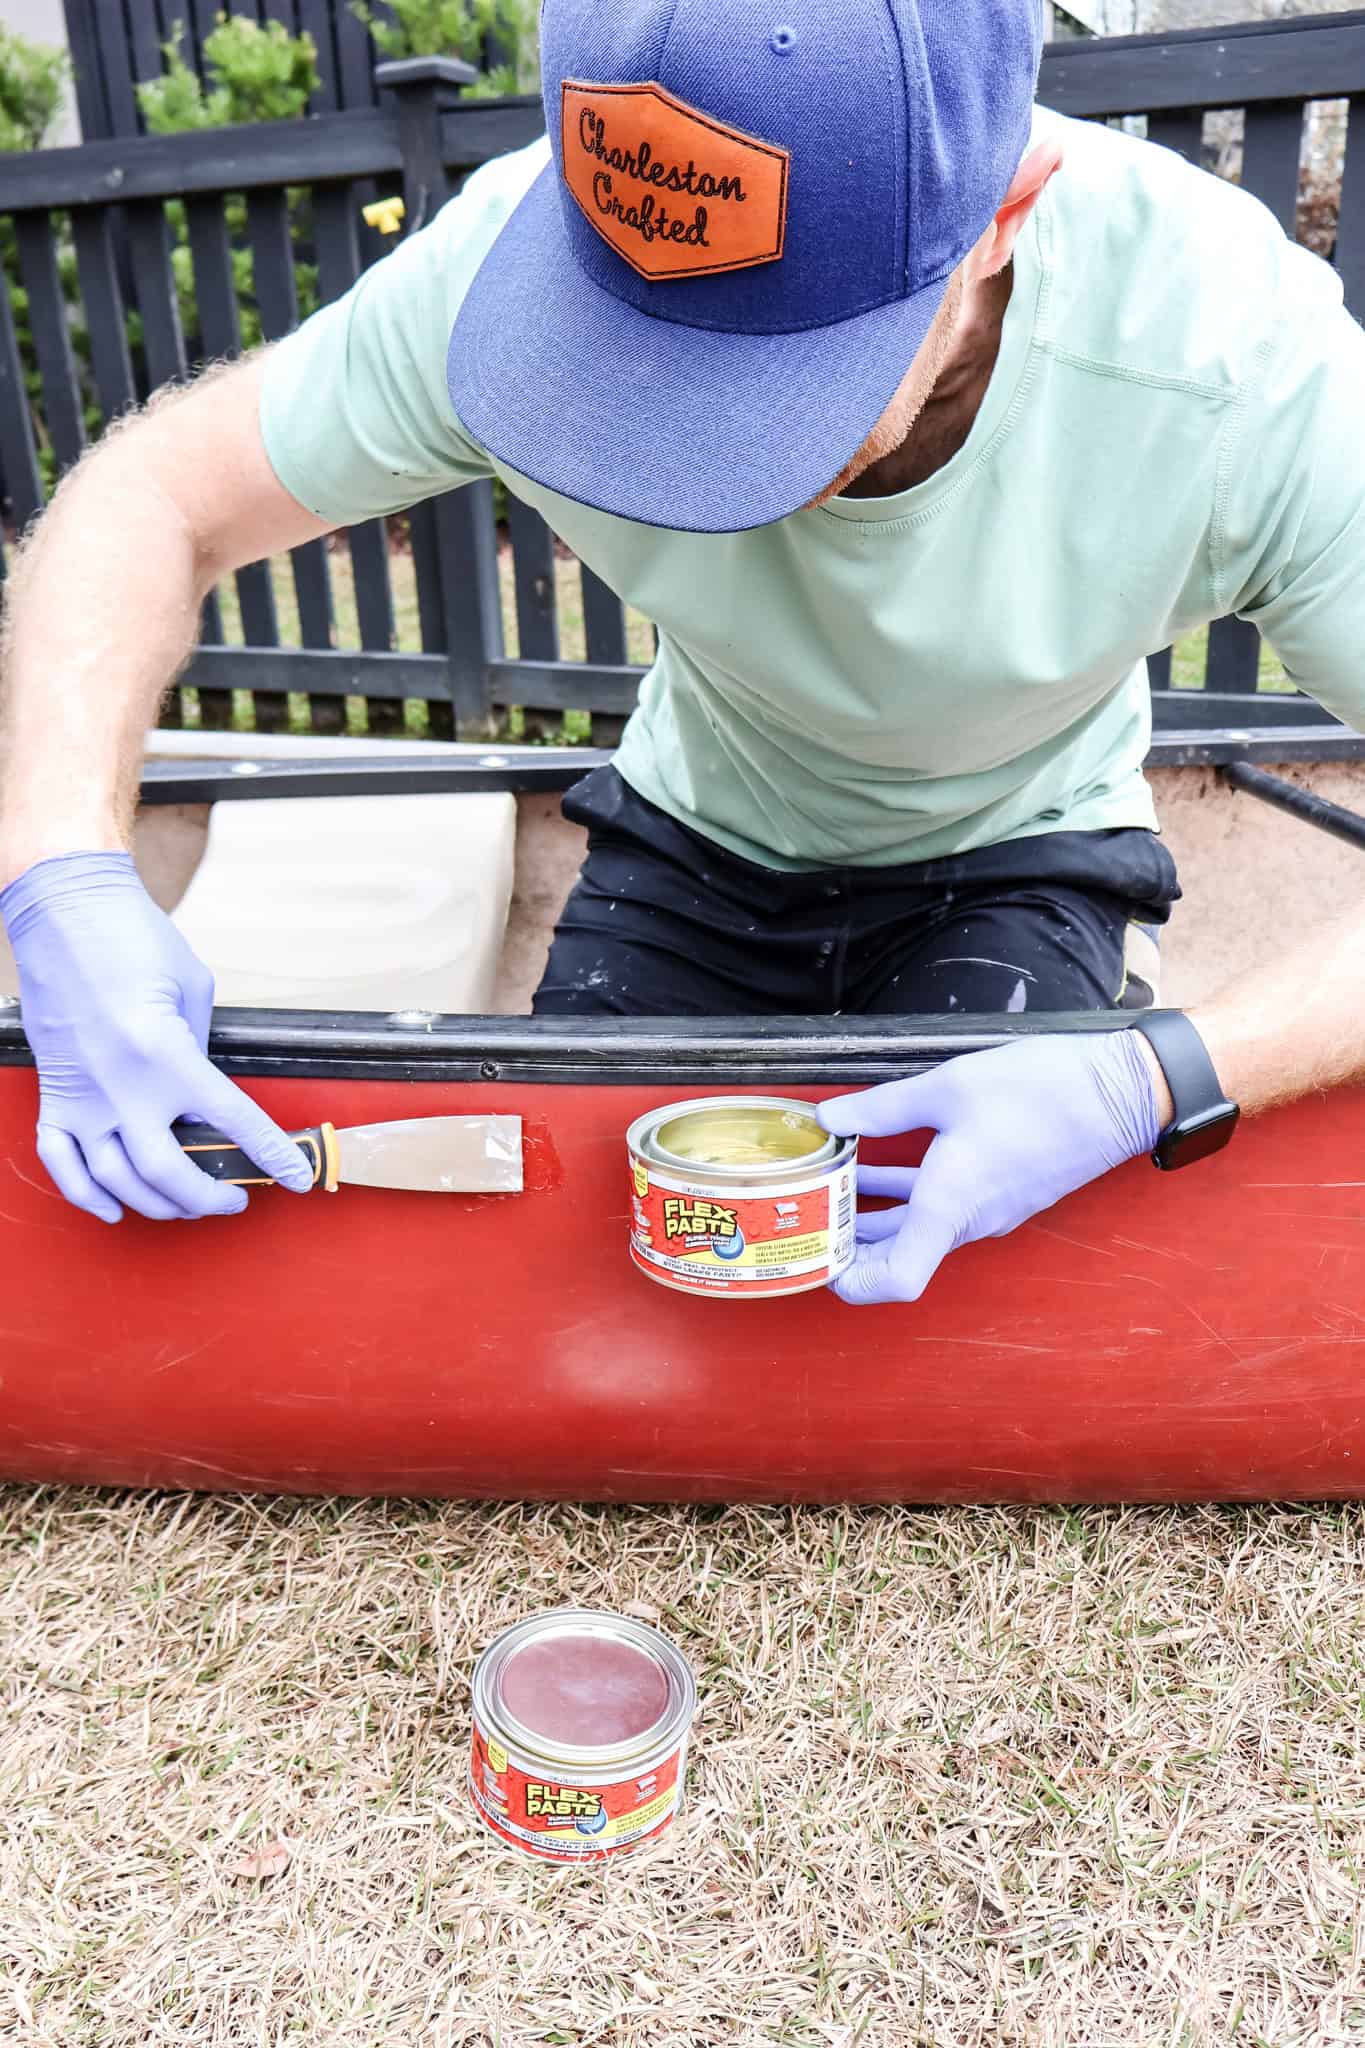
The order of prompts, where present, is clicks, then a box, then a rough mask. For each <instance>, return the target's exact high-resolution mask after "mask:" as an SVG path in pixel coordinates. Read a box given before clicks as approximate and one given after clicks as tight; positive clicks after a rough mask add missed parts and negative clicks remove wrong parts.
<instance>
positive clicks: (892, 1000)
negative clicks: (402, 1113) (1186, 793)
mask: <svg viewBox="0 0 1365 2048" xmlns="http://www.w3.org/2000/svg"><path fill="white" fill-rule="evenodd" d="M564 815H565V817H566V818H571V819H572V820H573V821H574V822H575V824H579V825H585V826H586V827H587V830H588V852H587V858H586V860H585V861H584V863H583V868H582V872H581V874H580V876H579V879H578V883H577V886H576V887H575V889H574V891H573V894H572V895H571V896H570V898H569V900H568V902H567V904H566V905H565V907H564V914H563V916H562V918H561V919H560V922H559V926H558V928H557V930H556V932H555V939H554V944H553V946H552V947H551V950H550V958H549V960H548V962H547V963H546V968H545V974H544V978H543V979H542V981H541V984H540V989H539V991H538V993H537V995H536V999H535V1005H534V1009H535V1014H536V1016H538V1017H551V1016H561V1017H562V1016H579V1017H582V1016H594V1015H595V1016H603V1015H606V1016H615V1017H629V1016H654V1017H681V1016H693V1017H697V1016H701V1017H720V1016H737V1017H745V1016H747V1017H759V1016H838V1015H840V1014H843V1015H859V1016H872V1015H901V1016H907V1015H912V1014H916V1013H918V1014H921V1015H943V1014H945V1013H947V1012H950V1011H958V1012H963V1011H968V1012H975V1013H983V1012H999V1011H1019V1010H1044V1011H1052V1010H1107V1009H1113V1008H1115V1007H1119V1006H1121V1007H1125V1008H1145V1007H1146V1006H1147V1005H1148V1004H1150V1003H1151V1002H1152V1000H1153V986H1152V984H1153V981H1154V975H1153V974H1152V972H1151V971H1150V970H1147V969H1146V967H1145V962H1144V971H1143V972H1142V974H1141V975H1138V974H1135V973H1134V972H1132V971H1131V969H1130V964H1129V963H1130V958H1131V953H1132V947H1131V943H1130V941H1131V935H1132V934H1133V933H1134V932H1135V931H1139V930H1140V931H1145V932H1147V933H1149V934H1150V935H1151V937H1154V936H1155V935H1154V932H1153V931H1152V928H1153V927H1155V926H1158V925H1162V924H1164V923H1165V922H1166V919H1167V918H1168V916H1169V915H1170V909H1171V905H1172V904H1173V903H1174V902H1175V901H1176V900H1177V899H1178V898H1179V895H1180V885H1179V883H1178V881H1177V880H1176V872H1175V863H1174V861H1173V860H1172V859H1171V856H1170V854H1169V852H1168V851H1167V849H1166V847H1165V846H1164V845H1163V844H1162V842H1161V840H1160V839H1159V838H1158V837H1157V836H1156V834H1155V833H1154V832H1148V831H1145V830H1143V829H1142V828H1140V827H1131V828H1126V829H1122V830H1118V831H1111V832H1048V833H1042V834H1039V835H1038V836H1037V837H1034V838H1030V839H1012V840H1008V841H1006V842H1004V843H1003V844H1002V845H999V846H988V847H982V848H980V849H978V850H977V851H976V852H973V853H963V854H957V855H954V856H953V857H952V858H951V859H945V860H931V861H921V862H916V863H914V864H912V865H908V866H902V867H846V868H824V869H820V870H819V871H817V872H813V873H804V874H788V873H784V872H782V871H781V870H778V869H775V868H765V867H759V866H757V865H756V864H755V863H754V862H753V861H748V860H742V859H741V858H740V857H739V856H738V855H737V854H733V853H729V852H727V851H726V850H725V848H724V847H721V846H717V845H715V844H714V842H713V841H711V840H708V839H704V838H702V836H701V835H700V834H699V833H696V832H693V831H691V830H689V829H688V827H687V826H685V825H680V824H679V823H678V822H677V821H676V820H675V819H673V818H671V817H669V816H668V814H667V813H666V812H665V811H661V810H659V809H658V808H657V806H656V805H654V804H651V803H647V802H646V801H645V800H644V798H643V797H640V796H637V795H636V794H635V792H634V790H633V789H631V788H630V786H629V785H628V784H627V783H626V782H624V781H623V780H622V778H621V777H620V775H618V774H617V772H616V770H615V769H614V768H610V767H607V768H598V769H596V770H595V771H594V772H593V773H592V774H591V775H589V776H587V777H586V778H585V780H584V781H582V782H580V783H578V784H577V785H576V786H575V787H574V788H573V789H572V790H570V792H569V794H568V796H566V797H565V799H564ZM1154 950H1155V949H1154V947H1150V943H1149V951H1150V952H1151V953H1152V954H1153V955H1154Z"/></svg>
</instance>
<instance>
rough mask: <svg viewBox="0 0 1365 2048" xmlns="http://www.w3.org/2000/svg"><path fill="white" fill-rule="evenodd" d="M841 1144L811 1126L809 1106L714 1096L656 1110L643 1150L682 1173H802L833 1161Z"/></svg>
mask: <svg viewBox="0 0 1365 2048" xmlns="http://www.w3.org/2000/svg"><path fill="white" fill-rule="evenodd" d="M841 1142H842V1141H841V1140H840V1139H838V1138H835V1137H831V1136H830V1134H829V1133H828V1132H827V1131H825V1130H823V1129H822V1128H821V1126H820V1125H819V1123H817V1121H816V1119H815V1116H814V1113H813V1112H812V1110H811V1108H810V1105H809V1104H808V1103H805V1102H795V1101H788V1100H786V1099H784V1098H783V1097H781V1096H745V1095H732V1096H724V1095H721V1096H716V1097H714V1098H713V1099H712V1100H710V1101H700V1102H681V1103H675V1104H674V1105H673V1107H672V1108H671V1109H668V1110H664V1111H662V1112H660V1114H659V1116H658V1117H657V1119H656V1120H655V1121H654V1123H653V1128H652V1129H651V1130H650V1131H649V1133H648V1140H647V1148H646V1149H647V1151H648V1153H649V1155H650V1156H651V1157H652V1158H653V1159H655V1160H656V1161H657V1162H658V1163H659V1164H660V1165H662V1166H664V1167H667V1168H672V1169H673V1170H675V1171H679V1172H687V1173H694V1174H695V1173H698V1172H704V1173H712V1172H715V1173H721V1174H726V1175H730V1174H738V1175H743V1174H746V1173H757V1174H761V1175H766V1174H774V1173H784V1172H786V1173H791V1172H795V1173H806V1172H808V1171H810V1170H812V1169H813V1168H817V1167H820V1166H823V1165H825V1164H826V1163H827V1162H830V1161H833V1160H834V1159H835V1158H836V1156H837V1155H838V1153H839V1150H840V1146H841Z"/></svg>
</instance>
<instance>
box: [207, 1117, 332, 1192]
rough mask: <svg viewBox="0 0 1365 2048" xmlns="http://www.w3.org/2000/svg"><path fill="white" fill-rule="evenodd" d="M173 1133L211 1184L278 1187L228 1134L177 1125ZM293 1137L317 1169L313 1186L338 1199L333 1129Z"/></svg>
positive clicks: (293, 1133) (321, 1126)
mask: <svg viewBox="0 0 1365 2048" xmlns="http://www.w3.org/2000/svg"><path fill="white" fill-rule="evenodd" d="M172 1132H173V1135H174V1137H175V1141H176V1143H177V1144H178V1145H179V1146H180V1147H181V1148H182V1150H184V1151H185V1152H187V1153H188V1154H189V1156H190V1158H191V1159H192V1160H193V1161H194V1163H195V1165H196V1166H197V1167H198V1168H199V1169H200V1171H201V1172H202V1173H206V1174H207V1175H208V1176H209V1178H210V1180H224V1181H227V1182H229V1183H230V1184H231V1186H233V1187H237V1188H268V1187H273V1186H274V1182H273V1181H272V1179H271V1177H270V1175H269V1174H268V1173H262V1172H261V1169H260V1167H259V1166H257V1164H256V1162H255V1160H254V1159H248V1157H247V1155H246V1153H245V1152H243V1150H242V1148H241V1146H240V1145H235V1144H234V1143H233V1141H232V1139H231V1138H230V1137H229V1136H228V1135H227V1132H226V1131H215V1130H214V1129H213V1127H212V1126H211V1125H210V1124H186V1123H181V1124H174V1125H173V1126H172ZM289 1135H290V1137H291V1138H292V1139H293V1141H294V1143H295V1144H296V1145H297V1146H298V1148H299V1150H300V1152H302V1154H303V1156H304V1158H305V1159H306V1160H307V1161H308V1164H309V1165H310V1166H311V1167H312V1169H313V1186H314V1187H315V1188H325V1189H326V1190H327V1192H328V1194H329V1195H334V1194H335V1193H336V1191H337V1167H338V1165H339V1163H340V1156H339V1154H338V1151H337V1134H336V1131H335V1129H334V1128H333V1126H332V1125H331V1124H317V1125H315V1126H314V1128H313V1129H312V1130H311V1131H291V1132H290V1133H289Z"/></svg>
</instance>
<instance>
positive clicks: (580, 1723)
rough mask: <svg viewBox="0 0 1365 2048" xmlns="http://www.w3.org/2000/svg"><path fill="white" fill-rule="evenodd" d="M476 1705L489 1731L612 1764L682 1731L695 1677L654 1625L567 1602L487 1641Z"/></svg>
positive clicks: (540, 1753) (547, 1753)
mask: <svg viewBox="0 0 1365 2048" xmlns="http://www.w3.org/2000/svg"><path fill="white" fill-rule="evenodd" d="M474 1708H475V1713H476V1715H477V1716H478V1717H479V1718H480V1719H481V1720H482V1721H484V1722H485V1723H486V1724H487V1726H488V1728H489V1731H490V1732H492V1733H495V1734H496V1735H497V1736H498V1737H499V1738H500V1739H502V1740H503V1741H505V1742H510V1743H512V1744H513V1745H515V1746H516V1747H517V1748H519V1749H522V1750H524V1751H526V1752H527V1753H528V1754H530V1755H533V1756H536V1757H540V1758H542V1759H544V1760H545V1761H546V1763H558V1764H560V1765H562V1766H565V1767H573V1766H575V1765H580V1766H581V1765H584V1764H608V1763H610V1762H611V1761H613V1760H615V1759H618V1758H620V1759H625V1758H634V1757H638V1756H640V1755H643V1754H645V1753H647V1752H649V1751H651V1750H654V1749H657V1748H658V1747H659V1746H660V1745H661V1744H662V1743H664V1742H665V1741H666V1740H668V1739H669V1738H670V1737H671V1736H673V1735H675V1734H676V1735H678V1736H680V1735H681V1734H682V1732H683V1730H684V1729H685V1728H686V1727H687V1725H688V1724H689V1722H690V1721H691V1718H692V1715H693V1713H694V1712H695V1710H696V1683H695V1680H694V1679H693V1677H692V1673H691V1671H690V1669H689V1668H688V1666H687V1664H686V1662H685V1661H684V1659H683V1658H682V1657H681V1656H680V1654H679V1653H678V1651H677V1650H676V1649H675V1648H674V1647H673V1645H672V1644H671V1643H670V1642H669V1641H668V1640H667V1638H666V1637H665V1636H662V1635H660V1634H659V1632H658V1631H657V1630H656V1629H652V1628H648V1627H647V1626H645V1624H644V1623H642V1622H636V1621H632V1620H630V1619H628V1618H627V1617H626V1616H624V1615H615V1614H606V1613H599V1612H596V1611H593V1610H590V1609H586V1608H560V1609H556V1610H555V1611H554V1612H552V1613H549V1614H543V1615H534V1616H532V1617H530V1618H529V1619H528V1620H526V1621H523V1622H518V1623H517V1625H516V1626H515V1627H514V1628H511V1629H508V1630H507V1631H506V1632H505V1633H504V1634H503V1635H501V1636H499V1637H498V1638H497V1640H496V1641H495V1642H493V1643H491V1644H490V1645H489V1647H488V1648H487V1649H486V1650H485V1651H484V1653H483V1656H482V1657H481V1658H480V1659H479V1662H478V1665H477V1667H476V1669H475V1672H474Z"/></svg>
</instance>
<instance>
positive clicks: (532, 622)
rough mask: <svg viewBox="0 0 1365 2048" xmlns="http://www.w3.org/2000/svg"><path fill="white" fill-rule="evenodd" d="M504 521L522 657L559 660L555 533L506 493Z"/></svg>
mask: <svg viewBox="0 0 1365 2048" xmlns="http://www.w3.org/2000/svg"><path fill="white" fill-rule="evenodd" d="M507 524H508V529H509V531H510V533H511V537H512V565H513V570H514V574H515V580H516V593H517V637H518V639H519V641H520V644H521V656H520V658H521V660H522V661H558V660H559V608H558V605H557V603H556V596H557V593H556V590H555V537H554V535H553V534H552V533H551V531H550V529H549V527H548V526H547V525H546V524H545V521H544V520H543V519H542V518H541V516H540V514H539V513H538V512H533V511H532V510H531V507H530V506H529V505H526V504H524V503H523V502H522V500H521V499H520V498H514V497H512V496H511V495H510V494H509V496H508V500H507Z"/></svg>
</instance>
